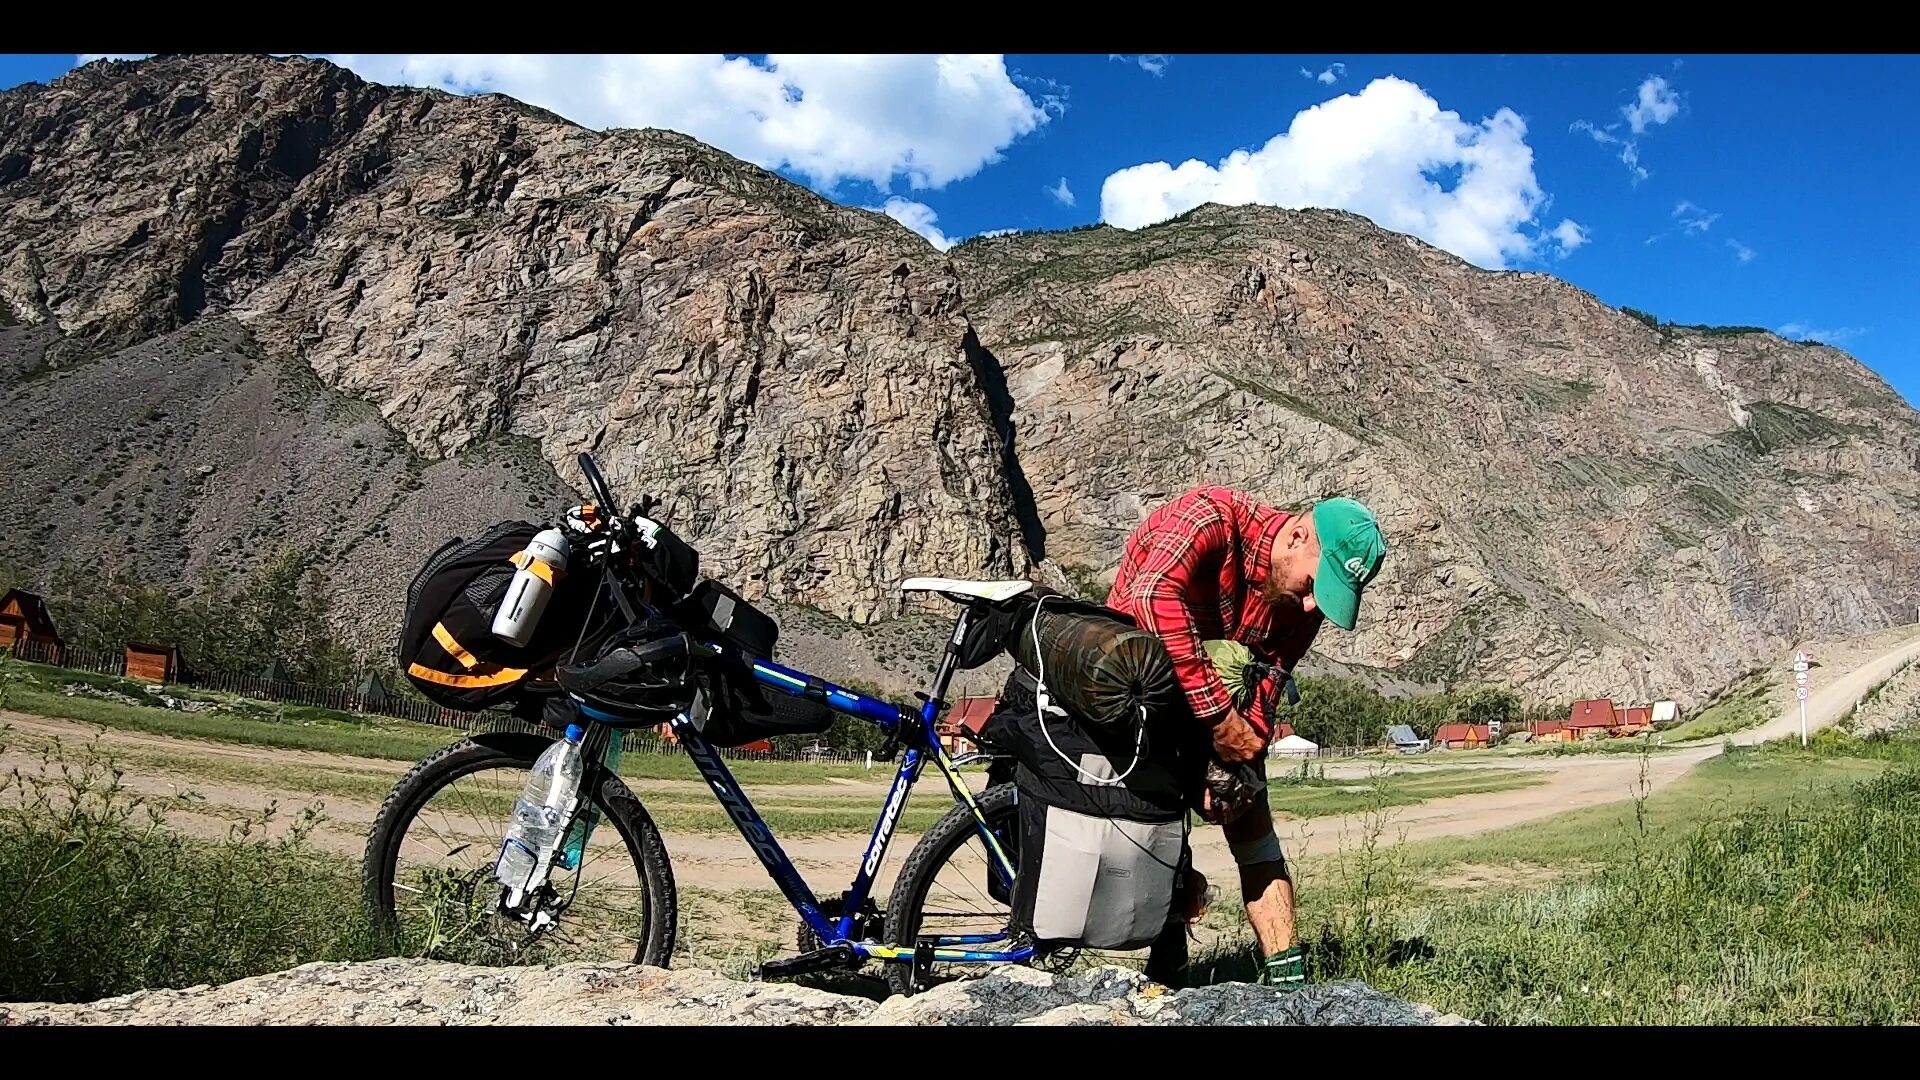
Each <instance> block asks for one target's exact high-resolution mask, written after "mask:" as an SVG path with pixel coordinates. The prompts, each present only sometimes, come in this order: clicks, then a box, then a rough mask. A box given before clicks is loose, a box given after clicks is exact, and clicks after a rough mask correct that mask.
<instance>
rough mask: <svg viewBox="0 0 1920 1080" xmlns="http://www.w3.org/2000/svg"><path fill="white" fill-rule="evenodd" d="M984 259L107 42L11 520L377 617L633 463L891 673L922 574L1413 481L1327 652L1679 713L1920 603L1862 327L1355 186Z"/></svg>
mask: <svg viewBox="0 0 1920 1080" xmlns="http://www.w3.org/2000/svg"><path fill="white" fill-rule="evenodd" d="M951 254H952V258H951V259H947V258H942V257H941V256H939V255H937V254H936V253H934V252H932V251H931V250H930V249H928V248H927V246H926V245H925V244H924V243H922V242H921V241H920V240H919V239H918V238H917V237H914V236H913V235H912V234H911V233H909V232H907V231H906V230H905V229H903V228H901V227H899V226H897V225H895V224H894V223H893V222H891V221H889V220H887V219H885V218H884V217H882V216H880V215H877V214H871V213H866V212H861V211H855V210H849V209H846V208H842V207H838V206H835V205H833V204H831V203H828V202H826V201H825V200H822V199H820V198H818V197H816V196H814V195H812V194H811V193H809V192H806V191H805V190H803V189H801V188H799V187H797V186H795V185H792V184H790V183H787V182H786V181H784V180H781V179H780V178H778V177H776V176H773V175H771V174H768V173H766V172H763V171H761V170H759V169H755V168H753V167H751V166H748V165H745V164H742V163H740V162H738V161H736V160H734V159H732V158H729V157H728V156H726V155H725V154H722V153H719V152H717V151H715V150H712V149H711V148H708V147H705V146H702V145H701V144H699V143H697V142H694V141H692V140H690V139H687V138H684V137H682V136H678V135H674V134H672V133H667V132H653V131H647V132H635V131H621V132H608V133H596V132H591V131H587V130H584V129H581V128H578V127H576V126H573V125H571V124H568V123H566V122H565V121H563V120H561V119H559V118H557V117H553V116H551V115H548V114H545V113H542V112H540V111H538V110H534V109H530V108H528V107H526V106H524V105H521V104H519V103H517V102H513V101H511V100H508V99H504V98H499V97H480V98H459V97H452V96H448V95H444V94H439V93H434V92H427V91H415V90H395V89H388V88H383V87H377V86H372V85H369V84H367V83H364V82H362V81H361V80H359V79H357V78H355V77H354V76H352V75H351V74H349V73H347V72H344V71H342V70H340V69H338V68H335V67H332V66H331V65H328V64H325V63H321V62H317V61H308V60H297V59H270V58H260V57H206V56H200V57H165V58H159V59H156V60H152V61H147V62H143V63H139V64H96V65H89V66H88V67H86V68H83V69H81V70H79V71H76V72H74V73H72V74H70V75H68V76H66V77H64V78H62V79H60V80H59V81H58V82H56V83H55V84H54V85H53V86H50V87H38V86H29V87H23V88H20V89H16V90H13V91H8V92H6V93H4V94H0V323H5V324H12V325H8V326H0V400H5V401H6V402H7V403H8V409H7V411H8V412H9V414H11V415H12V416H14V417H23V418H27V419H26V421H25V422H24V423H23V422H19V421H15V422H13V423H10V424H8V425H6V426H5V428H4V430H0V451H4V453H6V454H7V456H8V458H9V460H11V461H14V462H25V463H26V466H25V467H22V468H17V469H9V470H5V471H0V508H4V512H5V517H6V520H7V521H8V523H9V525H8V528H7V529H5V530H4V534H5V535H4V539H0V547H3V548H4V550H0V556H5V557H11V558H13V559H16V560H19V561H22V562H25V563H27V564H28V565H30V566H34V567H39V568H44V567H45V566H46V565H47V564H48V563H49V562H50V561H51V559H52V558H53V557H54V555H55V554H56V551H55V547H54V546H52V545H49V544H47V543H45V542H44V541H43V540H41V539H36V538H44V537H46V536H49V535H52V534H53V532H54V526H55V525H56V524H57V523H59V522H64V521H69V520H73V516H74V515H75V513H76V512H77V513H79V514H80V515H81V516H82V517H84V518H86V519H88V520H98V519H99V518H100V517H101V516H103V515H104V514H105V513H106V512H107V511H109V510H111V511H113V512H114V516H115V517H117V518H119V519H120V521H121V524H120V525H119V526H118V528H116V529H115V530H111V536H110V537H107V538H105V539H102V538H89V539H87V540H86V541H85V542H86V543H91V544H95V546H97V547H99V548H100V549H101V551H102V553H103V555H105V554H111V555H113V557H128V558H134V559H149V560H157V561H160V562H164V563H165V564H166V565H168V566H178V565H183V564H184V565H187V566H197V565H199V564H201V563H204V562H206V561H208V560H214V561H219V562H235V563H238V562H244V561H245V560H246V559H247V558H248V557H250V554H251V553H253V552H257V551H259V550H261V549H263V548H265V547H267V546H269V545H270V544H272V543H276V542H280V541H284V540H296V541H299V542H303V543H306V544H308V545H309V546H319V547H321V548H322V550H323V551H324V552H325V553H326V554H328V555H329V556H330V557H333V558H335V559H342V558H345V557H346V556H349V555H351V556H353V557H354V559H355V567H356V575H355V576H352V577H346V576H343V575H336V577H337V578H339V580H341V581H342V582H347V583H351V585H352V587H351V588H346V587H344V586H343V587H342V589H341V591H340V593H339V595H338V598H337V599H338V606H339V607H340V609H341V610H342V612H343V617H344V618H346V619H347V620H348V622H349V625H350V626H352V627H353V628H354V630H355V637H356V639H357V640H359V641H360V642H361V643H362V644H363V645H366V646H369V647H377V646H384V645H385V644H386V643H387V642H388V641H389V640H390V639H391V635H392V627H393V625H394V624H395V622H396V621H397V618H398V602H399V599H398V596H399V593H400V591H401V590H400V588H399V586H400V585H402V584H403V583H404V581H405V580H406V578H407V577H408V576H409V575H410V574H411V572H412V570H413V569H414V567H415V566H417V564H418V560H419V559H420V557H421V556H423V555H424V554H425V552H427V551H428V550H430V549H431V548H432V547H434V546H435V545H437V543H438V542H439V541H440V540H442V539H444V537H445V536H446V535H447V534H448V533H449V532H452V531H459V529H461V528H468V527H471V525H473V524H477V523H479V522H480V521H483V520H492V519H493V518H495V517H498V516H503V515H504V514H506V513H523V514H526V515H530V516H536V517H537V516H538V515H539V514H541V513H543V512H545V511H546V510H547V509H548V507H549V506H551V505H553V504H554V503H555V502H556V501H564V500H565V499H566V498H567V497H568V496H567V494H566V492H567V490H568V489H567V485H568V484H570V483H575V482H577V477H576V476H575V475H574V471H573V465H572V460H573V456H574V455H575V454H576V453H577V452H579V451H581V450H586V449H591V450H593V451H594V452H595V454H596V455H597V456H598V457H599V458H600V460H601V461H602V463H603V465H604V466H605V467H606V468H607V471H608V473H609V476H610V479H612V481H613V482H614V484H615V485H616V487H618V488H620V489H621V490H623V491H624V492H626V493H627V494H628V495H629V497H634V498H637V497H638V495H639V494H640V493H641V492H642V491H648V492H652V493H656V494H659V495H661V496H663V497H665V499H666V503H665V507H666V513H667V515H668V517H669V519H670V520H671V521H673V522H674V524H675V525H676V527H677V528H679V529H680V530H681V531H682V532H684V533H685V534H686V535H688V536H689V538H690V539H692V540H694V542H695V543H696V544H697V545H698V546H699V547H700V548H701V550H702V553H703V555H704V557H705V559H706V563H707V568H708V569H709V571H710V572H713V573H715V574H716V575H718V576H722V577H724V578H725V579H726V580H728V581H730V582H731V583H733V584H734V585H735V586H736V587H738V588H740V589H741V590H742V591H743V592H745V593H746V594H747V595H749V596H750V597H755V598H767V599H769V600H770V601H774V602H778V603H779V604H780V605H782V606H781V608H780V610H782V611H787V612H791V613H792V614H794V615H795V616H796V617H798V618H800V619H801V621H803V622H805V623H806V625H807V627H809V628H810V629H809V631H808V633H807V634H806V635H797V637H799V636H804V637H806V638H807V639H808V640H809V641H811V642H813V644H811V645H809V646H808V649H809V650H811V652H810V654H809V655H808V656H802V657H797V658H796V662H801V663H808V662H817V663H818V664H819V666H820V668H821V669H822V670H824V671H843V670H858V671H860V672H861V673H862V674H865V675H867V676H868V677H872V678H874V679H875V680H876V681H881V682H889V683H894V684H896V685H897V684H899V683H902V682H905V681H906V680H907V678H908V677H909V676H912V675H918V674H920V673H922V671H923V670H924V669H923V664H922V661H923V658H924V656H925V653H926V651H927V650H928V649H929V648H930V647H931V646H933V645H935V644H937V642H938V640H939V635H938V634H937V633H929V634H924V635H914V636H913V640H910V641H909V640H901V641H897V642H891V643H889V640H888V639H887V636H886V634H885V633H884V628H885V627H886V626H888V625H891V624H892V623H891V622H885V623H882V624H881V625H880V626H879V627H872V628H870V629H867V630H861V631H859V632H858V633H857V634H848V633H843V632H841V631H838V630H834V629H833V628H834V627H836V626H838V627H845V626H847V625H848V624H849V623H857V624H867V623H872V622H874V621H875V620H879V619H889V620H890V619H891V617H892V616H895V615H897V614H899V613H900V612H901V610H902V608H901V604H900V600H899V597H898V595H897V593H896V591H895V587H896V585H897V582H898V581H899V580H900V579H901V578H903V577H906V576H910V575H912V574H915V573H941V574H947V575H950V576H992V577H1001V576H1017V575H1024V574H1029V573H1038V574H1042V575H1044V576H1046V577H1047V578H1048V579H1049V580H1052V581H1055V582H1062V583H1064V582H1069V581H1071V582H1076V583H1078V584H1080V585H1081V586H1082V587H1085V588H1089V589H1098V588H1099V586H1100V583H1101V582H1102V581H1103V580H1105V579H1106V578H1107V577H1108V576H1110V574H1111V572H1112V569H1113V566H1114V563H1115V562H1116V560H1117V558H1118V555H1119V552H1120V549H1121V544H1122V542H1123V541H1124V538H1125V536H1126V533H1127V532H1128V530H1130V529H1131V528H1132V527H1133V526H1134V525H1135V524H1137V522H1138V521H1139V520H1140V519H1141V518H1142V517H1143V516H1144V515H1145V514H1146V513H1147V512H1148V511H1149V510H1151V509H1152V507H1153V506H1154V505H1155V504H1156V503H1157V502H1159V501H1160V500H1163V499H1165V498H1166V497H1168V496H1171V495H1173V494H1175V493H1177V492H1179V491H1181V490H1184V489H1185V488H1187V487H1189V486H1192V485H1194V484H1196V483H1203V482H1222V483H1231V484H1237V485H1240V486H1244V487H1246V488H1248V489H1249V490H1252V491H1255V492H1257V493H1259V494H1261V495H1263V496H1264V497H1266V498H1269V499H1271V500H1273V501H1275V502H1276V503H1280V504H1298V503H1302V502H1305V501H1306V500H1308V499H1311V498H1313V497H1315V496H1319V495H1327V494H1335V493H1347V494H1353V495H1356V496H1359V497H1362V498H1364V499H1367V500H1369V501H1370V502H1371V503H1373V504H1374V505H1375V507H1376V509H1378V510H1379V511H1380V512H1381V514H1382V516H1383V519H1384V521H1385V523H1386V525H1387V528H1388V531H1389V541H1390V543H1391V544H1392V546H1393V549H1394V554H1393V556H1392V558H1391V559H1390V560H1389V562H1388V564H1387V568H1386V570H1385V572H1384V574H1383V576H1382V578H1381V579H1380V581H1379V582H1378V584H1377V586H1376V588H1375V590H1374V593H1373V595H1372V596H1371V598H1370V599H1369V601H1368V606H1367V609H1366V613H1365V621H1364V622H1363V624H1362V627H1361V630H1360V632H1358V633H1356V634H1353V635H1346V634H1341V633H1339V632H1338V631H1333V630H1330V631H1328V632H1327V633H1326V634H1323V635H1322V638H1321V641H1320V643H1319V651H1320V652H1321V653H1322V654H1324V656H1325V657H1326V658H1327V659H1328V660H1329V661H1333V662H1340V663H1344V664H1350V665H1361V666H1364V667H1373V668H1395V669H1397V670H1398V672H1399V673H1400V674H1402V675H1405V676H1408V677H1412V678H1418V679H1421V680H1427V681H1432V680H1446V679H1454V678H1461V677H1478V678H1490V679H1494V680H1496V681H1500V682H1505V683H1509V684H1513V685H1517V686H1521V687H1523V688H1525V689H1527V690H1528V691H1529V692H1530V693H1532V694H1534V695H1537V696H1541V697H1563V698H1564V697H1566V696H1569V695H1572V694H1583V695H1584V694H1590V693H1614V694H1620V695H1624V696H1629V697H1634V698H1644V697H1650V696H1672V697H1677V698H1680V699H1682V700H1683V701H1684V700H1689V699H1691V698H1693V697H1694V696H1695V695H1697V694H1698V693H1700V692H1702V691H1704V690H1707V689H1709V688H1711V687H1713V686H1715V685H1717V684H1718V683H1720V682H1722V681H1724V680H1725V679H1726V678H1728V677H1729V676H1731V675H1733V674H1735V673H1737V672H1738V671H1740V670H1744V669H1745V668H1746V667H1749V666H1751V665H1752V664H1753V663H1755V662H1757V661H1758V660H1759V659H1761V658H1763V657H1765V656H1769V655H1771V654H1772V653H1773V652H1775V651H1777V649H1778V648H1779V647H1780V646H1781V645H1782V644H1783V643H1786V642H1789V641H1791V640H1794V639H1798V638H1804V637H1810V636H1817V635H1839V634H1845V633H1852V632H1859V631H1865V630H1871V629H1875V628H1877V627H1879V626H1883V625H1886V624H1888V623H1889V622H1891V621H1893V619H1894V618H1895V613H1896V612H1899V611H1911V610H1912V605H1913V603H1914V602H1916V600H1920V597H1914V596H1913V595H1911V593H1912V588H1913V586H1912V584H1911V583H1912V582H1914V581H1915V580H1920V525H1916V522H1920V417H1916V414H1915V413H1914V411H1913V410H1912V409H1911V408H1910V407H1908V406H1907V405H1906V404H1905V403H1904V402H1902V401H1900V399H1899V398H1898V397H1897V396H1896V395H1894V394H1893V393H1892V392H1891V391H1890V390H1889V389H1888V388H1887V387H1886V386H1885V385H1884V383H1882V382H1881V381H1880V380H1878V379H1877V378H1875V377H1874V376H1873V375H1871V374H1870V373H1869V372H1867V371H1866V370H1865V369H1864V368H1862V367H1860V365H1858V364H1857V363H1855V362H1853V361H1852V360H1851V359H1850V358H1848V357H1846V356H1845V355H1844V354H1842V353H1839V352H1837V351H1834V350H1831V349H1826V348H1822V347H1813V346H1801V345H1795V344H1791V343H1788V342H1784V341H1782V340H1780V339H1778V338H1775V337H1773V336H1771V335H1766V334H1738V335H1725V334H1721V335H1715V334H1707V333H1701V332H1694V331H1678V330H1673V329H1671V328H1669V329H1665V330H1662V329H1656V328H1653V327H1649V326H1647V325H1645V324H1643V323H1641V322H1640V321H1638V320H1636V319H1634V318H1632V317H1630V316H1628V315H1626V314H1623V313H1622V312H1619V311H1617V310H1615V309H1612V308H1609V307H1607V306H1606V305H1604V304H1602V303H1600V302H1599V301H1597V300H1595V299H1594V298H1593V297H1591V296H1588V295H1587V294H1585V293H1582V292H1580V291H1578V290H1576V289H1573V288H1571V287H1569V286H1567V285H1565V284H1563V283H1561V282H1558V281H1556V280H1554V279H1552V278H1548V277H1545V276H1542V275H1537V274H1490V273H1485V272H1482V271H1479V270H1476V269H1473V268H1472V267H1470V266H1468V265H1466V264H1464V263H1462V262H1460V261H1459V260H1457V259H1454V258H1453V257H1451V256H1448V255H1446V254H1444V253H1441V252H1438V251H1436V250H1434V249H1432V248H1430V247H1427V246H1426V245H1424V244H1422V243H1420V242H1419V241H1416V240H1413V239H1411V238H1407V237H1404V236H1400V235H1397V234H1393V233H1388V232H1385V231H1383V230H1380V229H1378V228H1376V227H1374V226H1372V225H1371V224H1370V223H1368V222H1366V221H1365V220H1364V219H1361V218H1358V217H1355V216H1353V215H1349V214H1342V213H1336V212H1326V211H1310V212H1299V213H1292V212H1285V211H1278V210H1271V209H1263V208H1238V209H1225V208H1220V207H1205V208H1202V209H1201V210H1199V211H1196V212H1194V213H1193V214H1190V215H1188V216H1187V217H1185V218H1183V219H1181V220H1179V221H1175V222H1171V223H1168V224H1165V225H1162V226H1158V227H1155V228H1151V229H1143V230H1140V231H1138V232H1134V233H1123V232H1120V231H1118V230H1114V229H1107V228H1102V229H1095V230H1086V231H1080V232H1074V233H1066V234H1043V235H1036V236H1012V237H1004V238H997V239H993V240H986V241H976V242H973V243H969V244H967V245H963V246H962V247H960V248H958V249H956V250H955V251H954V252H952V253H951ZM250 380H251V381H250ZM155 411H158V412H159V413H161V414H163V415H160V416H158V417H154V416H151V414H152V413H153V412H155ZM143 419H144V420H145V421H146V422H145V423H144V424H143V423H142V420H143ZM207 466H212V468H211V469H207ZM416 484H419V485H425V486H424V487H421V488H418V489H415V488H413V487H412V485H416ZM252 499H264V500H266V501H267V502H268V503H271V504H272V505H274V506H277V507H280V508H281V509H282V512H281V513H280V514H278V515H277V516H276V515H274V514H272V513H270V512H269V513H267V514H266V520H264V521H262V520H261V519H260V515H259V514H253V515H239V516H236V512H235V510H234V506H235V505H236V504H238V505H246V504H245V502H244V500H252ZM243 530H244V531H243ZM1902 604H1905V605H1906V606H1905V607H1904V608H1903V607H1901V605H1902ZM816 624H818V625H816ZM914 625H916V626H917V625H918V624H917V623H916V624H914ZM856 638H858V639H859V640H858V641H856V640H855V639H856ZM889 653H890V654H891V655H887V654H889Z"/></svg>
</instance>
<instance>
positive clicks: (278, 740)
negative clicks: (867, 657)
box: [6, 663, 890, 823]
mask: <svg viewBox="0 0 1920 1080" xmlns="http://www.w3.org/2000/svg"><path fill="white" fill-rule="evenodd" d="M11 666H12V667H13V668H14V669H15V670H16V671H18V672H20V673H22V674H21V677H19V678H18V680H17V681H15V682H14V683H13V684H12V686H11V687H10V691H9V695H10V696H9V697H8V699H7V700H8V704H7V705H6V707H7V708H10V709H13V710H15V711H17V712H23V713H29V714H31V715H34V716H49V717H56V718H59V719H64V720H76V721H80V722H82V723H89V724H99V725H101V726H102V727H109V728H117V729H120V730H122V731H143V732H147V733H149V734H154V735H166V736H170V737H173V738H179V739H205V740H209V741H212V742H224V743H234V744H238V745H243V746H264V747H273V748H277V749H285V750H313V751H318V752H321V753H329V754H344V755H347V756H351V757H367V758H381V759H385V760H389V761H402V762H413V761H418V760H420V759H421V758H424V757H426V756H427V755H428V754H431V753H433V752H434V751H435V750H438V749H439V748H440V747H442V746H445V745H447V744H448V743H450V742H454V741H456V740H458V739H460V738H462V737H463V736H464V735H465V732H462V731H457V730H454V729H452V728H443V727H437V726H434V725H432V724H418V723H414V722H412V721H408V720H395V719H392V718H389V717H378V716H366V715H363V714H359V713H344V712H339V711H337V710H333V709H318V708H309V707H307V706H301V705H285V706H282V705H279V704H277V703H272V702H261V701H255V700H252V699H249V698H242V697H237V696H235V695H231V694H213V693H203V692H200V691H193V690H181V689H179V688H175V687H168V688H166V693H167V694H169V695H172V696H178V697H184V698H187V699H190V700H195V701H207V702H213V703H217V704H219V705H221V706H223V707H225V709H226V710H227V711H224V712H217V713H195V712H183V711H179V710H175V709H169V708H166V707H165V706H163V705H161V704H160V703H159V702H158V700H157V699H154V698H152V696H151V695H149V694H147V693H146V691H145V690H144V688H143V687H142V686H141V684H140V683H138V682H135V681H133V680H129V679H121V678H116V677H114V676H109V675H95V674H92V673H89V672H82V671H69V670H66V669H63V668H49V667H42V666H41V665H38V664H21V663H13V664H12V665H11ZM74 683H82V684H85V685H88V686H93V687H97V688H100V689H105V690H111V691H114V692H116V693H123V694H127V695H129V696H131V697H134V698H136V699H140V700H143V701H148V702H151V704H139V705H135V704H127V703H123V702H119V701H108V700H102V699H100V698H96V697H87V696H82V695H68V694H65V693H62V692H61V691H62V688H64V687H66V686H69V685H71V684H74ZM727 767H728V769H730V770H731V771H732V772H733V774H734V776H735V778H737V779H739V780H740V781H741V782H742V783H745V784H752V783H808V782H813V781H818V780H823V779H847V780H851V779H859V778H863V777H865V778H871V777H873V776H875V775H884V773H883V772H882V770H883V769H887V768H890V767H889V766H887V765H885V764H884V763H879V762H876V763H875V766H874V770H873V771H872V772H868V771H867V770H866V769H864V768H863V767H862V766H859V765H839V764H812V763H808V762H795V761H754V760H739V761H729V762H728V763H727ZM620 774H621V775H622V776H624V777H627V778H629V779H651V780H693V781H697V780H699V779H700V774H699V772H698V771H697V770H696V769H694V767H693V763H692V762H691V761H689V760H687V758H686V756H685V755H682V754H653V753H632V754H628V755H626V756H625V757H624V758H623V759H622V760H621V763H620ZM869 823H870V822H869Z"/></svg>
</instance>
